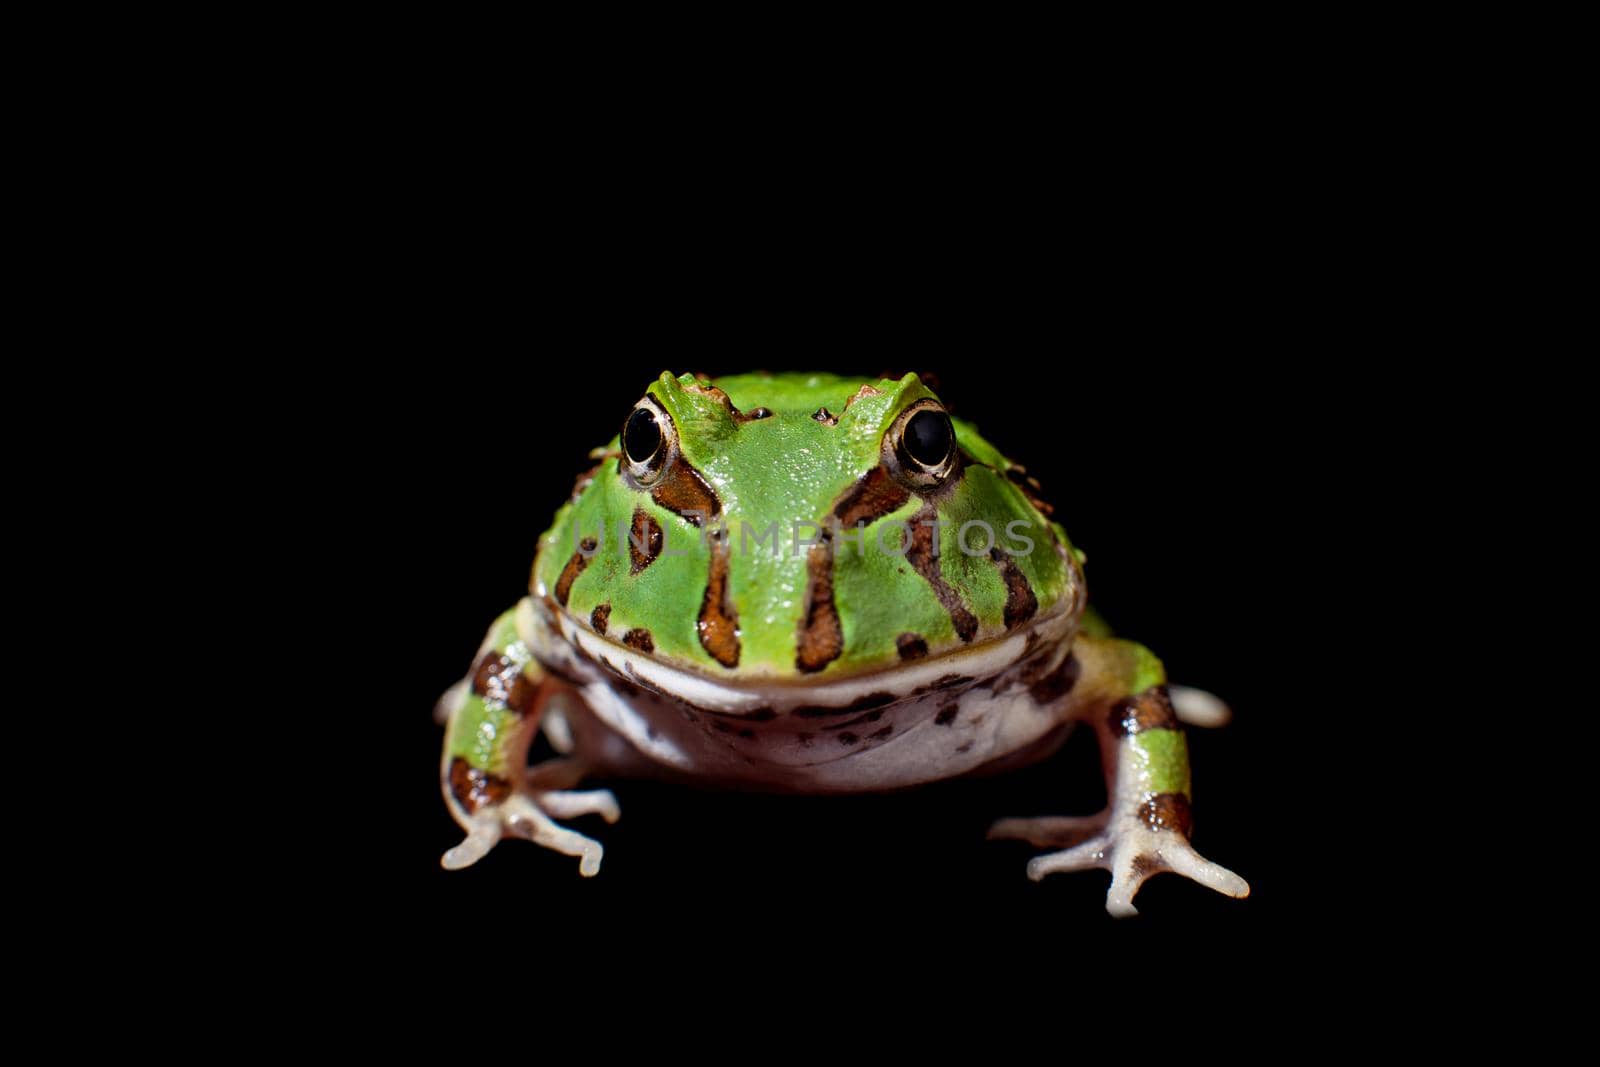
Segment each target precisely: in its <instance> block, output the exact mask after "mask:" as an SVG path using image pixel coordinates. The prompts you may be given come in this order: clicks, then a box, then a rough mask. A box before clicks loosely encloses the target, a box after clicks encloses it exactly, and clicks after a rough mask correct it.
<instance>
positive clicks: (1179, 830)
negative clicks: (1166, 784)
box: [1139, 793, 1194, 837]
mask: <svg viewBox="0 0 1600 1067" xmlns="http://www.w3.org/2000/svg"><path fill="white" fill-rule="evenodd" d="M1139 814H1140V816H1141V817H1142V818H1143V819H1144V824H1145V825H1146V826H1148V827H1150V829H1152V830H1171V831H1172V832H1173V833H1175V834H1181V835H1183V836H1184V837H1188V836H1189V834H1190V833H1192V832H1193V830H1194V813H1193V812H1192V811H1191V810H1190V808H1189V798H1188V797H1186V796H1184V795H1183V794H1182V793H1157V794H1156V795H1155V796H1152V797H1147V798H1146V799H1145V802H1144V806H1143V807H1142V808H1140V809H1139Z"/></svg>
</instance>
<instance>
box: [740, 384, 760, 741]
mask: <svg viewBox="0 0 1600 1067" xmlns="http://www.w3.org/2000/svg"><path fill="white" fill-rule="evenodd" d="M757 410H759V409H757ZM739 736H740V737H742V738H744V739H745V740H746V741H754V740H755V739H756V732H755V731H754V730H752V729H750V728H749V727H748V726H746V727H745V728H744V729H743V730H740V731H739Z"/></svg>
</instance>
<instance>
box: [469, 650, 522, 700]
mask: <svg viewBox="0 0 1600 1067" xmlns="http://www.w3.org/2000/svg"><path fill="white" fill-rule="evenodd" d="M472 691H473V692H474V693H476V694H478V696H480V697H482V698H483V699H484V700H486V701H491V702H493V703H496V704H503V705H505V706H506V707H507V708H509V709H511V710H512V711H514V712H516V713H517V714H518V715H526V714H528V712H530V711H532V710H533V701H534V697H535V696H536V695H537V694H538V692H539V685H538V683H537V682H535V681H533V680H532V679H531V678H529V677H528V676H527V675H525V674H523V673H522V666H521V664H519V663H517V662H516V661H515V660H513V659H511V658H510V657H509V656H502V655H501V654H500V653H498V652H485V653H484V655H483V658H482V659H481V660H479V661H478V668H477V670H475V671H474V672H473V675H472Z"/></svg>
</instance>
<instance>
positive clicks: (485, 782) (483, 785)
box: [450, 756, 511, 815]
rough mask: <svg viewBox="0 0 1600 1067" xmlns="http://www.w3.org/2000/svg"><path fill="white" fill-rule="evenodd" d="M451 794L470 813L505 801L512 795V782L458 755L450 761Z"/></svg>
mask: <svg viewBox="0 0 1600 1067" xmlns="http://www.w3.org/2000/svg"><path fill="white" fill-rule="evenodd" d="M450 795H451V796H453V797H455V798H456V802H457V803H458V804H460V805H461V806H462V807H463V808H465V809H466V810H467V814H469V815H470V814H472V813H473V812H475V811H477V810H478V809H479V808H482V807H484V806H486V805H489V804H500V803H502V802H504V801H505V799H506V798H507V797H509V796H510V795H511V783H510V782H508V781H506V780H505V779H504V778H501V777H500V776H499V775H497V774H490V773H489V772H488V771H480V770H479V769H478V768H476V767H474V766H473V765H472V764H470V763H468V762H467V761H466V760H465V759H464V758H462V757H461V756H457V757H456V758H455V759H453V760H451V761H450Z"/></svg>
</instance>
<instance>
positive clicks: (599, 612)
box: [589, 602, 611, 634]
mask: <svg viewBox="0 0 1600 1067" xmlns="http://www.w3.org/2000/svg"><path fill="white" fill-rule="evenodd" d="M610 621H611V604H610V602H607V603H604V604H600V605H598V606H596V608H595V609H594V611H593V612H591V613H590V615H589V625H590V626H593V627H594V632H595V633H597V634H603V633H605V632H606V624H607V623H609V622H610Z"/></svg>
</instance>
